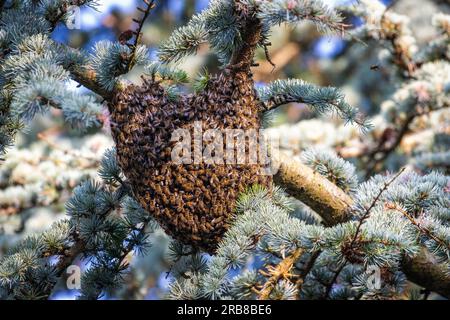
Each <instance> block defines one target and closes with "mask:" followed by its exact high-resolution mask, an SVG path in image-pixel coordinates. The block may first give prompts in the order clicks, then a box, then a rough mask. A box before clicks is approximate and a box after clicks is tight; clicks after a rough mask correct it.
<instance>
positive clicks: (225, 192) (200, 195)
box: [109, 69, 272, 252]
mask: <svg viewBox="0 0 450 320" xmlns="http://www.w3.org/2000/svg"><path fill="white" fill-rule="evenodd" d="M109 108H110V112H111V129H112V134H113V137H114V140H115V142H116V148H117V160H118V163H119V165H120V166H121V168H122V170H123V172H124V174H125V176H126V178H127V179H128V182H129V183H130V184H131V186H132V189H133V193H134V196H135V198H136V199H137V200H138V201H139V202H140V204H141V205H142V206H143V208H145V209H146V210H147V211H148V212H149V213H150V214H151V215H152V216H154V217H155V218H156V220H157V221H159V223H160V224H161V226H162V227H163V228H164V229H165V231H166V232H167V233H168V234H170V235H171V236H173V237H174V238H176V239H178V240H180V241H182V242H183V243H185V244H189V245H192V246H194V247H196V248H199V249H203V250H206V251H208V252H214V250H215V249H216V247H217V243H218V241H219V240H220V239H221V237H222V235H223V234H224V232H225V231H226V230H227V228H228V227H229V223H230V218H231V217H232V216H233V214H234V211H235V205H236V200H237V198H238V196H239V194H240V193H241V192H244V191H245V190H246V188H248V187H250V186H252V185H255V184H259V185H263V186H266V187H270V185H271V182H272V177H271V176H268V175H263V174H262V173H261V169H262V165H260V164H259V161H258V163H257V164H248V162H246V163H245V164H241V165H236V164H216V163H215V164H206V163H205V162H204V161H202V162H201V163H200V164H176V163H174V162H173V161H172V158H171V154H172V150H173V146H174V143H175V142H173V141H171V139H172V134H173V132H174V131H175V130H177V129H188V130H189V131H190V132H193V128H194V123H195V122H197V121H200V122H201V125H202V129H203V132H205V131H206V130H208V129H222V130H224V129H243V130H251V129H254V130H256V131H258V130H259V129H260V113H259V101H258V98H257V96H256V93H255V90H254V83H253V80H252V78H251V75H250V74H249V73H248V72H242V71H241V72H234V71H232V70H228V69H226V70H225V71H224V72H222V73H221V74H219V75H218V76H215V77H213V78H212V79H210V80H209V82H208V85H207V86H206V88H205V89H204V90H203V91H202V92H200V93H198V94H191V95H186V96H181V97H180V99H179V100H177V101H173V99H170V98H169V97H168V94H167V92H166V90H165V89H164V88H163V87H162V86H161V85H160V84H159V83H158V82H155V81H150V80H146V81H144V83H143V84H142V85H141V86H136V85H129V86H128V87H126V88H125V89H123V90H119V91H118V92H117V93H116V94H115V96H114V99H113V100H112V103H111V104H110V106H109ZM224 140H225V139H224ZM224 143H225V141H224ZM224 148H225V145H224ZM224 150H225V149H224ZM246 151H248V148H247V150H246Z"/></svg>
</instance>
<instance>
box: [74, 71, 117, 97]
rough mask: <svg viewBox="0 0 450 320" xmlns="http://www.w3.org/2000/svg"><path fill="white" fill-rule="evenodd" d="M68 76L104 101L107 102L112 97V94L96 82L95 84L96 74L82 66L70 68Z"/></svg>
mask: <svg viewBox="0 0 450 320" xmlns="http://www.w3.org/2000/svg"><path fill="white" fill-rule="evenodd" d="M69 72H70V75H71V77H72V79H73V80H75V81H76V82H78V83H79V84H81V85H83V86H85V87H86V88H88V89H89V90H91V91H92V92H94V93H96V94H98V95H99V96H101V97H102V98H104V99H105V100H109V99H111V97H112V92H110V91H107V90H105V89H104V88H103V87H102V86H101V85H100V84H99V83H98V82H97V74H96V72H95V71H94V70H92V69H89V68H86V67H84V66H79V67H78V66H77V67H74V68H70V70H69Z"/></svg>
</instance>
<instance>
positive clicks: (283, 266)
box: [257, 248, 303, 300]
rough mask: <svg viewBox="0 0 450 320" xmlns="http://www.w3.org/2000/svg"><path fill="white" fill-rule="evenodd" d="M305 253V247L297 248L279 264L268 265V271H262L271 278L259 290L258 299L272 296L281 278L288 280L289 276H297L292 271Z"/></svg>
mask: <svg viewBox="0 0 450 320" xmlns="http://www.w3.org/2000/svg"><path fill="white" fill-rule="evenodd" d="M302 254H303V249H301V248H297V249H296V250H294V252H292V253H291V254H290V255H289V256H287V257H286V258H284V259H283V260H282V261H281V262H280V263H279V264H277V265H276V266H275V267H274V266H269V267H267V272H261V273H262V274H263V275H265V276H268V277H269V279H268V280H267V281H266V283H265V284H264V285H263V287H262V289H261V290H259V291H258V292H257V293H258V299H259V300H267V299H269V298H270V294H271V293H272V291H273V289H274V287H275V286H276V284H277V283H278V281H279V280H281V279H286V280H288V279H289V278H292V277H295V275H292V274H291V273H290V271H291V269H292V267H293V265H294V263H295V262H296V261H297V260H298V259H299V258H300V256H301V255H302Z"/></svg>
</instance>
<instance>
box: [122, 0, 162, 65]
mask: <svg viewBox="0 0 450 320" xmlns="http://www.w3.org/2000/svg"><path fill="white" fill-rule="evenodd" d="M143 1H144V3H145V4H146V5H147V7H146V8H145V9H144V8H141V7H137V9H138V10H139V11H140V12H142V13H143V14H144V16H143V17H142V18H141V19H140V20H138V19H133V21H134V22H136V23H137V24H138V28H137V30H136V31H133V34H134V41H133V42H132V43H127V46H128V47H129V48H130V49H131V50H132V51H131V54H130V56H129V59H128V64H127V70H128V71H130V70H131V69H132V68H133V66H134V63H135V57H136V49H137V47H138V45H139V44H140V42H141V38H142V28H143V27H144V23H145V21H146V20H147V18H148V16H149V15H150V12H151V11H152V9H153V8H155V6H156V5H155V0H151V1H150V0H143Z"/></svg>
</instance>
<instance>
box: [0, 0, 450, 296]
mask: <svg viewBox="0 0 450 320" xmlns="http://www.w3.org/2000/svg"><path fill="white" fill-rule="evenodd" d="M373 1H378V0H373ZM98 2H99V5H98V7H97V10H94V9H92V8H83V9H82V10H81V13H80V18H81V28H80V29H78V30H71V29H69V28H67V27H66V26H65V25H63V24H60V25H58V27H57V28H56V30H55V31H54V33H53V38H54V39H55V40H57V41H59V42H62V43H66V44H68V45H70V46H72V47H77V48H83V49H84V50H86V51H88V52H89V51H91V50H92V47H93V45H94V44H95V43H96V42H97V41H99V40H105V39H106V40H112V41H115V40H116V39H117V38H118V36H119V35H120V34H121V33H122V32H124V31H126V30H129V29H134V28H135V24H134V22H133V21H132V19H133V17H139V12H138V11H137V10H136V6H137V5H138V4H140V2H141V1H140V0H100V1H98ZM208 2H209V1H208V0H158V1H157V7H156V9H155V10H154V11H153V12H152V14H151V16H150V18H149V19H148V21H147V23H146V24H145V26H144V29H143V34H144V36H143V42H144V44H146V45H147V46H148V47H149V48H150V54H151V55H152V56H153V57H156V55H157V47H158V44H159V43H160V42H161V41H163V40H164V39H167V38H168V36H169V35H170V33H171V32H172V31H173V30H174V29H175V28H177V27H179V26H181V25H183V24H185V23H186V22H187V21H188V20H189V18H190V17H192V15H194V14H195V13H197V12H200V11H201V10H203V9H204V8H205V7H207V6H208ZM325 2H327V1H325ZM328 2H329V3H330V5H351V3H352V1H339V0H334V1H331V0H330V1H328ZM383 3H385V4H389V3H390V1H389V0H384V1H383ZM417 3H418V1H416V0H399V1H396V4H395V6H394V10H395V11H396V12H399V13H402V14H404V15H406V16H408V17H409V18H410V19H411V28H412V31H413V33H414V34H415V36H416V37H417V41H418V42H419V45H420V44H422V45H423V44H426V43H427V42H428V41H430V40H431V39H433V37H435V36H436V35H435V29H433V28H432V26H431V23H430V21H431V16H432V15H433V14H434V13H436V12H439V11H444V12H447V13H448V12H449V10H448V8H449V6H448V2H447V1H431V0H421V1H420V5H417ZM348 23H350V24H352V25H354V26H358V25H360V24H361V23H362V21H361V20H359V19H358V18H356V17H352V16H351V15H349V17H348ZM270 42H271V43H272V46H271V47H270V57H271V59H272V61H273V62H274V63H275V65H276V68H273V67H272V65H271V64H270V63H269V62H268V61H267V59H266V58H265V54H264V52H263V51H262V50H261V51H259V52H258V62H259V64H260V66H259V67H257V68H255V69H254V74H255V80H256V81H257V85H263V84H264V83H266V82H268V81H272V80H274V79H278V78H301V79H303V80H305V81H309V82H312V83H315V84H319V85H323V86H326V85H332V86H335V87H340V88H342V90H343V91H344V93H345V94H346V97H347V100H348V102H349V103H350V104H352V105H355V106H357V107H359V108H360V109H361V110H362V111H363V112H364V113H365V114H366V115H368V116H373V115H376V114H378V113H379V111H380V106H381V105H382V103H383V101H385V100H386V97H388V96H389V95H390V94H392V93H393V92H394V90H395V89H396V88H395V86H394V85H392V82H391V81H390V80H389V77H390V74H389V72H388V71H387V70H385V69H384V68H383V67H382V66H381V67H379V65H380V61H379V55H378V51H377V50H375V49H374V48H373V46H370V45H367V44H365V43H362V42H358V41H352V42H349V41H348V40H345V39H343V38H342V37H340V36H323V35H320V34H319V33H318V32H317V30H316V29H315V27H313V26H311V25H310V24H301V25H300V26H298V27H296V28H292V27H286V26H281V27H279V28H277V29H275V30H274V31H273V33H272V36H271V39H270ZM180 67H181V68H183V69H184V70H186V71H187V72H188V74H189V75H190V76H191V77H192V78H194V77H195V76H196V75H197V74H198V73H199V72H201V70H202V69H203V68H205V67H206V68H208V70H209V72H210V73H214V72H217V71H218V67H219V63H218V62H217V60H216V58H215V56H214V55H212V54H210V53H209V51H208V48H207V46H206V45H205V46H204V47H202V48H201V49H200V50H199V52H198V54H197V55H196V56H192V57H189V58H187V59H185V60H183V61H182V62H181V64H180ZM127 77H128V78H129V79H130V80H131V81H135V82H138V81H139V70H134V71H133V72H132V74H129V75H127ZM68 86H70V87H71V88H72V89H73V90H81V91H83V90H86V89H84V88H83V87H77V86H76V84H75V83H69V84H68ZM269 126H270V127H271V128H273V130H274V134H275V135H279V136H280V137H281V139H282V147H286V149H290V150H291V152H292V153H294V154H296V153H298V152H301V150H303V149H304V148H306V147H308V146H311V145H315V146H317V145H321V146H324V147H327V148H331V149H334V150H335V151H336V152H338V153H339V154H340V155H341V156H344V157H346V158H348V159H351V158H352V157H353V153H352V152H353V150H356V149H358V148H359V146H360V145H361V144H362V142H361V141H362V139H361V133H360V132H359V131H358V130H357V129H356V128H353V127H351V126H343V125H342V124H341V123H340V122H339V121H338V120H337V119H333V118H317V117H316V115H314V114H312V113H310V112H309V111H308V109H307V108H306V107H305V106H304V105H302V104H296V103H294V104H290V105H287V106H284V107H282V108H280V109H279V110H277V111H276V113H274V114H273V115H272V118H271V119H270V123H269ZM271 130H272V129H271ZM430 143H431V144H433V142H432V141H431V142H430ZM110 146H112V141H111V138H110V135H109V132H108V129H107V128H100V129H96V130H91V131H88V132H79V131H76V130H72V129H70V128H68V127H67V126H65V125H64V123H63V121H62V120H61V117H60V115H59V111H58V110H54V109H52V110H51V111H50V112H49V113H47V114H45V115H42V116H38V117H37V119H36V120H35V121H33V123H32V124H31V125H30V126H29V127H28V128H27V130H26V131H25V133H23V134H21V135H20V136H19V138H18V140H17V143H16V145H15V147H14V148H13V149H11V150H10V151H9V153H8V155H7V157H6V160H5V162H4V163H3V164H2V166H1V167H0V257H1V256H2V255H3V254H4V253H5V251H6V250H7V249H8V248H9V247H10V246H12V245H14V243H16V242H17V241H19V240H20V239H22V238H24V237H25V236H26V235H29V234H32V233H35V232H41V231H43V230H45V229H46V228H48V227H49V226H50V225H51V223H52V222H54V221H56V220H58V219H61V218H63V217H64V215H65V212H64V203H65V201H66V200H67V199H68V197H69V196H70V193H71V190H72V189H73V188H74V187H75V186H76V185H77V184H79V183H80V181H83V180H85V179H98V176H97V168H98V165H99V159H100V158H101V155H102V154H103V152H104V150H105V149H106V148H108V147H110ZM405 148H407V146H406V147H405ZM411 148H413V147H411ZM423 148H427V146H423ZM405 152H406V153H405V154H407V152H408V150H406V151H405ZM410 152H412V151H410ZM400 158H401V157H400ZM399 161H402V160H399V159H398V158H395V159H392V164H390V165H388V166H387V167H388V168H389V166H391V167H392V169H395V168H397V167H398V162H399ZM151 242H152V243H153V246H152V247H151V248H150V249H149V250H148V252H147V254H146V255H145V256H136V257H133V260H132V262H131V264H132V271H131V273H129V274H128V275H126V277H127V279H126V286H124V287H122V288H121V289H120V290H117V292H114V293H111V294H110V295H109V296H105V297H104V298H105V299H123V298H127V299H160V298H162V297H163V296H164V294H165V292H166V290H167V286H168V283H169V281H170V276H167V272H168V271H169V268H170V264H169V262H168V259H167V245H168V242H169V239H168V238H167V236H166V235H164V234H163V232H157V233H155V234H154V235H152V239H151ZM82 267H86V266H85V265H84V266H83V265H82ZM75 294H76V291H71V290H65V289H64V288H63V287H62V286H61V287H60V288H59V289H57V290H55V292H54V294H53V296H52V299H73V298H75Z"/></svg>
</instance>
